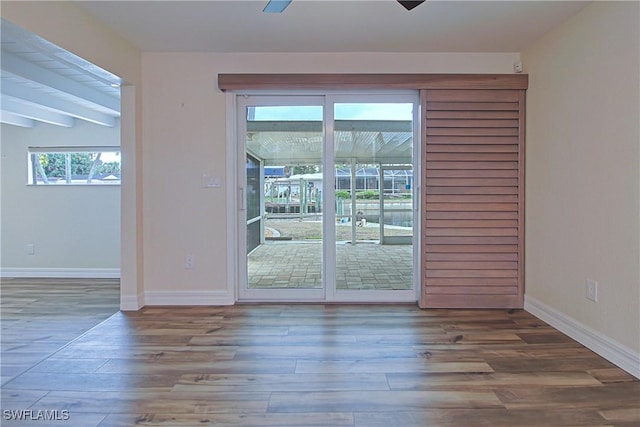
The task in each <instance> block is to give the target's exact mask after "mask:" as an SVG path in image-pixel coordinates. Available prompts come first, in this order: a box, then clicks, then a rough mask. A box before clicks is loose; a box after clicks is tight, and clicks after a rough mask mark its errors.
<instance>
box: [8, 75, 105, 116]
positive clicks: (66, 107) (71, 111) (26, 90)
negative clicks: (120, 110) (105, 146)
mask: <svg viewBox="0 0 640 427" xmlns="http://www.w3.org/2000/svg"><path fill="white" fill-rule="evenodd" d="M3 66H4V64H3ZM2 95H3V98H4V97H5V96H11V97H14V98H18V99H21V100H24V101H27V102H30V103H32V104H39V105H41V106H43V107H45V108H47V109H49V110H53V111H54V112H58V113H63V114H67V115H69V116H72V117H75V118H78V119H81V120H85V121H87V122H91V123H95V124H98V125H102V126H108V127H113V126H115V123H116V120H115V118H114V117H113V116H109V115H107V114H104V113H100V112H98V111H95V110H91V109H90V108H86V107H83V106H81V105H78V104H74V103H73V102H70V101H67V100H64V99H61V98H57V97H55V96H53V95H51V94H47V93H44V92H41V91H38V90H36V89H33V88H30V87H28V86H26V85H21V84H17V83H15V82H11V81H7V82H3V83H2Z"/></svg>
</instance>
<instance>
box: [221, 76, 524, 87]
mask: <svg viewBox="0 0 640 427" xmlns="http://www.w3.org/2000/svg"><path fill="white" fill-rule="evenodd" d="M528 84H529V76H528V75H526V74H219V75H218V88H220V90H222V91H230V90H265V89H487V90H488V89H514V90H518V89H526V88H527V87H528Z"/></svg>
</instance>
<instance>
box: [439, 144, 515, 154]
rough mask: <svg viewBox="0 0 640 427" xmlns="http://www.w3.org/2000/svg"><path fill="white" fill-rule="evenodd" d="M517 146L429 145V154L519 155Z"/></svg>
mask: <svg viewBox="0 0 640 427" xmlns="http://www.w3.org/2000/svg"><path fill="white" fill-rule="evenodd" d="M517 152H518V146H517V145H516V144H504V145H488V144H482V145H471V144H468V145H445V144H443V145H438V144H429V146H428V147H427V153H517Z"/></svg>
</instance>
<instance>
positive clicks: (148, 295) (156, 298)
mask: <svg viewBox="0 0 640 427" xmlns="http://www.w3.org/2000/svg"><path fill="white" fill-rule="evenodd" d="M233 304H235V300H234V298H233V295H229V292H228V291H227V290H226V289H225V290H221V291H195V292H190V291H186V292H181V291H151V292H145V293H144V305H145V306H152V305H233Z"/></svg>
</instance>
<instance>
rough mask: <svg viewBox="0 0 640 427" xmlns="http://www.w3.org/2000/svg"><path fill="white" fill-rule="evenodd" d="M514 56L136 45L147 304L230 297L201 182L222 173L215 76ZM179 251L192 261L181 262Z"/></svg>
mask: <svg viewBox="0 0 640 427" xmlns="http://www.w3.org/2000/svg"><path fill="white" fill-rule="evenodd" d="M519 59H520V57H519V55H518V54H367V53H351V54H208V53H143V80H144V100H143V102H144V117H143V123H144V151H143V156H144V175H143V181H144V191H143V194H144V201H143V205H144V218H145V223H144V248H145V266H144V268H145V269H144V276H145V293H146V294H147V296H148V298H147V299H146V303H147V304H151V303H176V302H177V301H178V300H177V299H176V297H178V296H181V297H184V298H183V299H181V300H180V302H183V303H189V304H212V303H216V302H217V303H225V302H226V303H232V302H233V294H228V293H226V292H227V288H228V285H229V282H230V281H231V279H232V277H233V273H234V272H233V271H230V269H231V268H232V267H228V265H227V261H228V256H229V252H228V248H229V245H230V242H229V241H228V240H227V204H228V203H230V202H231V200H232V197H234V196H235V194H231V195H228V194H226V190H225V188H224V185H223V188H221V189H206V188H202V185H201V176H202V174H203V173H208V174H213V175H218V176H221V177H223V178H224V177H225V175H226V172H227V170H226V158H225V157H226V154H227V153H226V134H227V129H226V104H225V102H226V101H225V94H224V93H222V92H221V91H219V90H218V89H217V74H218V73H229V72H240V73H268V72H271V73H278V72H279V73H298V72H300V73H304V72H306V73H346V72H360V73H367V72H369V73H370V72H376V73H511V72H512V67H513V63H514V62H516V61H518V60H519ZM187 253H191V254H193V255H194V257H195V268H194V269H192V270H185V269H184V266H183V263H184V257H185V255H186V254H187Z"/></svg>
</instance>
